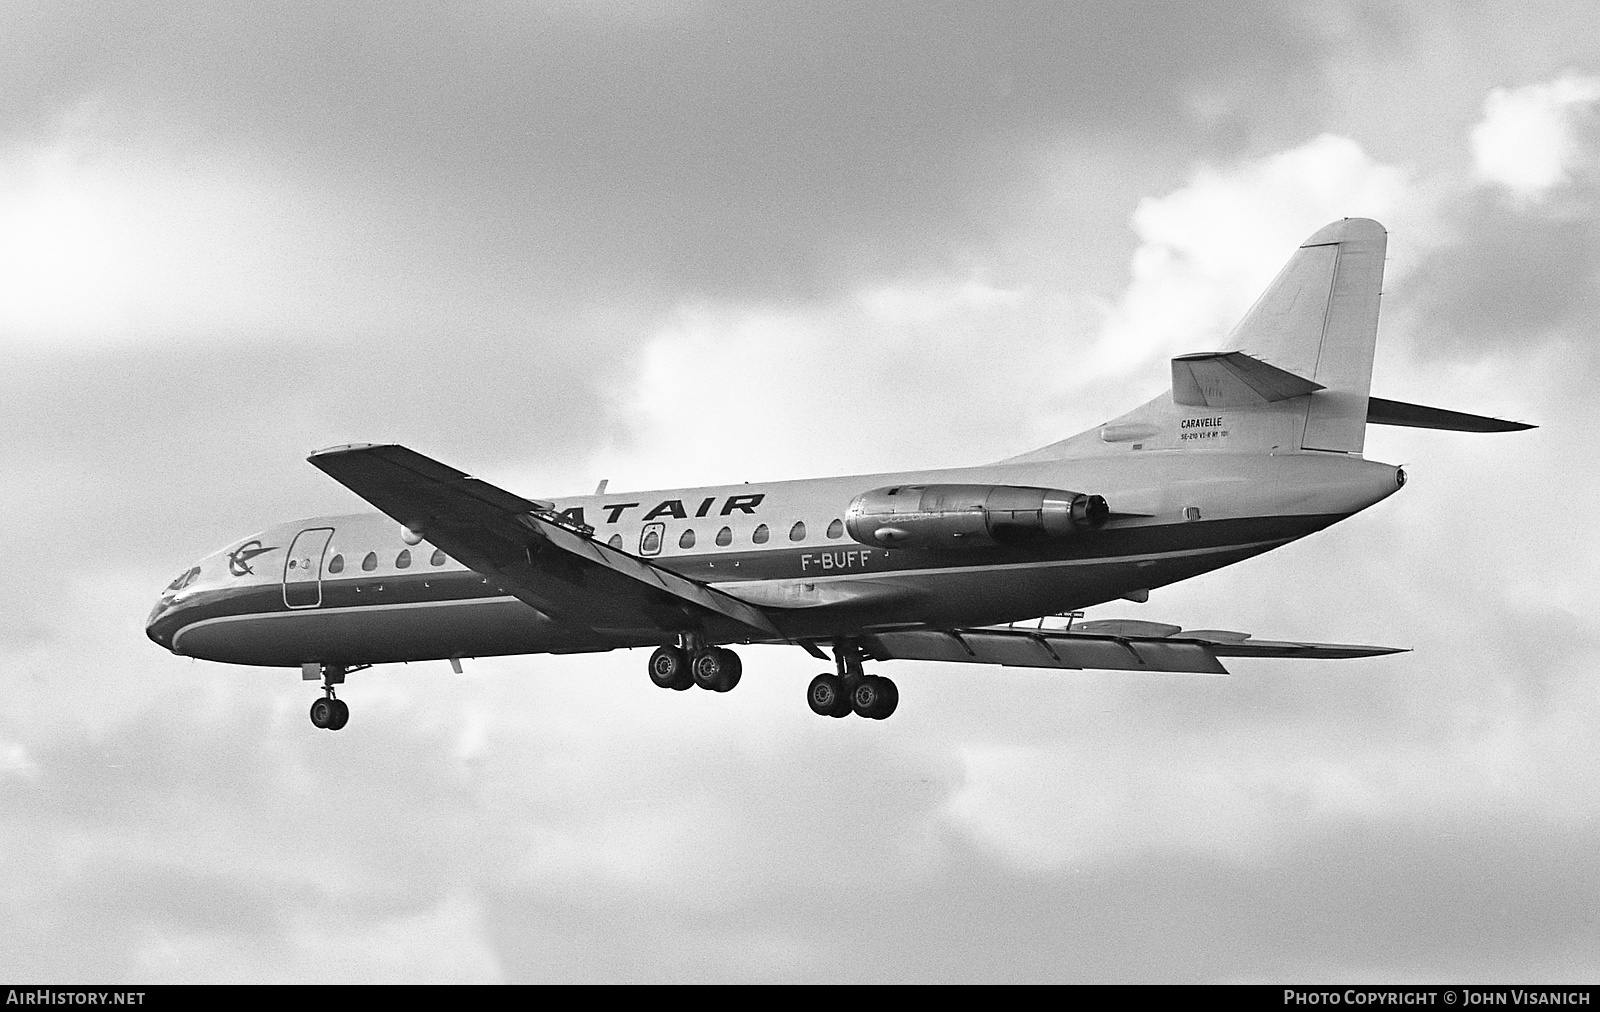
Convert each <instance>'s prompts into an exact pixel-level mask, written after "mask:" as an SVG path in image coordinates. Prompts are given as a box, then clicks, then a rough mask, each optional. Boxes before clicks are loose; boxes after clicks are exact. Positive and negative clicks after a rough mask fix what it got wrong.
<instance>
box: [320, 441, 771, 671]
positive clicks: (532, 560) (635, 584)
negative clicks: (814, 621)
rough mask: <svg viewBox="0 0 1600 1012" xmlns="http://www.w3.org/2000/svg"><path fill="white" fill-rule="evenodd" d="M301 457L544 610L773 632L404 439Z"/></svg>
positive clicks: (625, 625)
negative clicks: (403, 442)
mask: <svg viewBox="0 0 1600 1012" xmlns="http://www.w3.org/2000/svg"><path fill="white" fill-rule="evenodd" d="M308 459H309V460H310V462H311V463H312V464H314V465H315V466H317V467H318V468H320V469H321V470H323V471H324V472H326V473H327V474H328V475H329V476H330V477H332V478H333V479H334V480H335V481H337V482H339V483H340V484H342V485H344V486H345V487H346V488H349V489H350V490H351V491H352V492H354V493H355V494H356V495H359V496H360V497H361V498H363V499H365V500H367V502H370V503H371V504H372V505H374V506H376V507H378V509H380V510H382V511H383V512H385V513H387V514H388V515H389V516H391V517H393V518H394V519H395V520H397V521H399V522H400V523H401V524H403V525H404V526H405V527H406V528H408V529H409V530H411V531H412V532H413V533H415V534H418V535H420V536H422V537H424V538H426V539H427V540H428V541H430V542H432V543H433V544H434V545H436V546H438V547H439V548H442V549H444V551H445V552H446V553H447V554H448V555H450V556H451V557H453V558H455V559H457V560H458V561H460V562H461V563H463V564H464V565H467V566H470V567H471V568H472V569H474V570H476V571H477V572H479V573H482V574H484V575H485V576H488V577H491V578H493V579H494V580H495V581H496V582H497V583H498V584H500V585H501V586H503V587H504V588H505V589H506V590H507V591H508V592H510V593H512V594H514V595H516V596H517V598H519V599H520V600H522V601H524V602H526V603H527V604H530V605H532V606H533V607H534V608H536V609H538V610H539V611H540V612H543V613H544V614H546V615H548V616H550V617H551V618H552V619H555V620H557V621H560V622H562V623H564V624H568V625H571V626H574V627H576V628H586V629H591V630H594V631H595V632H596V633H599V634H601V635H603V636H606V635H609V636H622V637H627V636H633V637H638V636H640V635H651V634H663V635H667V634H671V633H675V632H681V631H683V630H686V629H699V630H704V631H705V632H706V633H707V635H710V636H713V637H715V638H716V639H717V640H719V641H723V642H726V641H731V640H748V639H780V640H781V639H783V638H784V637H783V634H782V633H780V632H779V631H778V629H777V628H776V627H775V626H773V624H772V622H771V620H770V619H768V617H767V616H766V614H765V613H764V612H763V611H762V610H761V609H760V608H757V607H755V606H753V605H750V604H747V603H745V602H744V601H740V600H738V599H736V598H733V597H730V596H728V595H727V594H724V593H722V592H721V591H718V590H715V589H713V588H711V587H708V586H706V585H705V584H703V583H698V582H696V581H694V580H690V579H687V578H685V577H682V576H679V575H678V574H677V573H674V572H672V571H670V570H667V569H663V568H661V567H660V566H656V565H652V564H651V563H649V562H646V561H644V560H643V559H639V558H636V557H634V556H632V555H629V554H627V553H626V552H620V551H618V550H616V549H614V548H611V547H610V546H608V545H605V544H602V543H600V542H598V541H595V540H594V539H593V538H590V537H589V536H588V534H587V529H578V528H575V527H573V526H572V525H570V524H567V523H565V522H564V521H562V520H561V518H560V517H559V516H558V515H557V514H556V513H555V512H554V511H553V508H552V506H551V504H550V503H541V502H535V501H533V500H530V499H524V498H522V497H521V496H518V495H513V494H512V493H510V492H507V491H506V490H504V489H502V488H497V487H495V486H494V485H491V484H489V483H488V482H486V481H480V480H478V479H477V478H473V477H470V476H468V475H467V474H465V473H463V472H461V471H458V470H456V469H455V468H453V467H450V466H448V465H445V464H441V463H439V462H438V461H436V460H433V459H432V458H429V457H424V456H423V455H422V454H420V453H417V452H416V451H414V450H410V449H407V448H406V447H404V446H395V445H392V444H388V445H380V444H369V443H358V444H352V445H349V446H336V447H333V448H331V449H327V450H321V451H318V452H317V453H314V454H312V455H311V456H310V457H309V458H308Z"/></svg>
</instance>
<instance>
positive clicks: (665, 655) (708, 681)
mask: <svg viewBox="0 0 1600 1012" xmlns="http://www.w3.org/2000/svg"><path fill="white" fill-rule="evenodd" d="M681 639H682V640H683V645H682V646H671V647H658V648H656V652H655V653H653V654H651V655H650V680H651V681H652V682H654V683H656V684H657V685H659V686H660V687H661V688H663V689H675V690H677V691H679V692H681V691H683V690H684V689H687V688H688V687H689V686H691V685H698V686H700V687H701V688H702V689H710V690H711V691H712V692H727V691H728V690H729V689H731V688H733V687H734V686H735V685H738V684H739V675H740V674H741V673H742V671H743V669H744V665H743V664H741V663H740V661H739V655H738V654H736V653H734V652H733V651H732V650H729V649H727V648H726V647H712V646H706V644H705V642H704V641H703V640H701V639H700V637H699V636H698V635H697V634H694V633H686V634H685V635H684V636H682V637H681Z"/></svg>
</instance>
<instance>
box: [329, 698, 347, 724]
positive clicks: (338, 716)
mask: <svg viewBox="0 0 1600 1012" xmlns="http://www.w3.org/2000/svg"><path fill="white" fill-rule="evenodd" d="M329 702H331V703H332V704H333V718H332V719H331V720H329V721H328V730H330V731H337V730H339V729H340V728H342V727H344V726H345V725H346V724H348V723H350V704H348V703H346V702H345V701H344V700H342V699H332V700H329Z"/></svg>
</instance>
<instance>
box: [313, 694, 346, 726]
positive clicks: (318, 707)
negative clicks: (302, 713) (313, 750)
mask: <svg viewBox="0 0 1600 1012" xmlns="http://www.w3.org/2000/svg"><path fill="white" fill-rule="evenodd" d="M311 723H312V726H314V727H321V728H326V729H327V730H329V731H337V730H339V729H340V728H341V727H344V726H345V725H346V724H348V723H350V707H349V705H348V704H347V703H345V701H344V700H342V699H335V698H334V696H333V689H331V688H330V689H328V695H327V697H326V698H324V699H319V700H317V701H316V702H314V703H312V704H311Z"/></svg>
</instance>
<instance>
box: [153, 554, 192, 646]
mask: <svg viewBox="0 0 1600 1012" xmlns="http://www.w3.org/2000/svg"><path fill="white" fill-rule="evenodd" d="M199 577H200V567H199V566H195V567H194V568H192V569H186V570H184V572H183V573H182V574H181V575H179V577H178V578H177V579H176V580H173V581H172V582H171V583H169V584H167V589H166V590H164V591H162V592H161V599H160V600H159V601H157V602H156V606H155V607H154V608H152V609H150V616H149V617H148V618H146V619H145V620H144V634H145V635H146V636H148V637H150V639H151V640H152V641H153V642H154V643H155V644H156V645H157V646H162V647H165V648H167V649H168V650H171V649H172V637H173V635H174V634H175V633H176V632H177V630H178V626H179V624H180V623H179V619H178V614H177V613H178V612H179V611H181V610H182V602H183V599H184V596H185V591H186V590H187V589H188V588H189V586H190V585H191V584H193V583H194V582H195V581H196V580H197V579H199Z"/></svg>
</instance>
